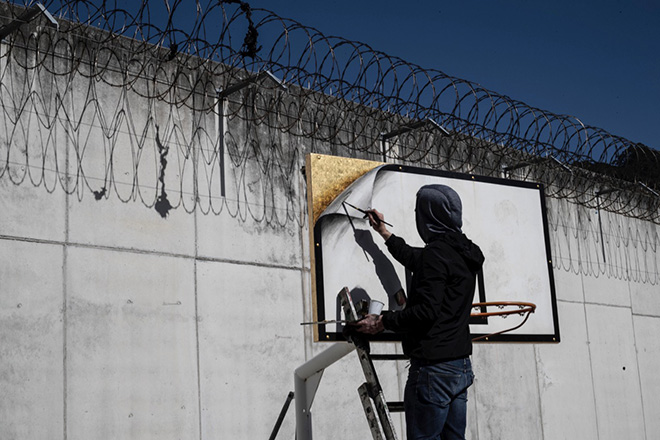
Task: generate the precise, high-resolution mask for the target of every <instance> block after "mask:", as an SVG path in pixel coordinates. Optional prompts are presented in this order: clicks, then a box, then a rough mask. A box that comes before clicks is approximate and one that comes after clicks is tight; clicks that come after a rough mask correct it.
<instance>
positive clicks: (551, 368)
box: [536, 301, 598, 440]
mask: <svg viewBox="0 0 660 440" xmlns="http://www.w3.org/2000/svg"><path fill="white" fill-rule="evenodd" d="M558 308H559V316H560V317H561V330H562V341H561V343H560V344H551V345H540V344H539V345H537V346H536V363H537V369H538V382H539V394H540V396H539V397H540V402H541V420H542V423H543V437H542V438H543V439H544V440H560V439H567V438H582V439H595V438H598V430H597V426H596V408H595V400H594V387H593V378H592V376H593V375H592V372H591V367H590V365H591V361H590V354H589V343H588V341H589V339H588V337H587V324H586V320H585V308H584V305H583V304H581V303H572V302H562V301H560V302H559V303H558ZM569 364H570V366H571V367H570V368H571V374H568V371H567V366H568V365H569Z"/></svg>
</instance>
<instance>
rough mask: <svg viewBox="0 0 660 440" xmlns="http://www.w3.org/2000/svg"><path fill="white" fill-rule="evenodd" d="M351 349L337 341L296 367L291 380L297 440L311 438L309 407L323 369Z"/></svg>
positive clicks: (353, 347) (352, 346)
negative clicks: (292, 382)
mask: <svg viewBox="0 0 660 440" xmlns="http://www.w3.org/2000/svg"><path fill="white" fill-rule="evenodd" d="M353 350H355V345H353V344H349V343H347V342H337V343H335V344H333V345H331V346H330V347H329V348H327V349H326V350H324V351H322V352H321V353H319V354H317V355H316V356H314V357H313V358H312V359H310V360H308V361H307V362H305V363H304V364H302V365H301V366H299V367H298V368H296V371H295V372H294V373H293V381H294V393H295V400H296V439H297V440H312V412H311V407H312V402H313V401H314V395H315V394H316V390H317V388H318V386H319V382H320V381H321V376H322V375H323V371H324V370H325V369H326V368H327V367H329V366H330V365H332V364H334V363H335V362H337V361H338V360H339V359H341V358H343V357H344V356H346V355H347V354H349V353H350V352H352V351H353Z"/></svg>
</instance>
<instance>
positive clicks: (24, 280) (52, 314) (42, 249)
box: [0, 240, 64, 439]
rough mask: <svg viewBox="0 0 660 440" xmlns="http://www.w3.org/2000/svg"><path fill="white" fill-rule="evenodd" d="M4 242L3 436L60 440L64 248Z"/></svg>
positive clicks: (0, 278)
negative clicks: (55, 439)
mask: <svg viewBox="0 0 660 440" xmlns="http://www.w3.org/2000/svg"><path fill="white" fill-rule="evenodd" d="M0 243H1V245H0V395H1V397H0V421H1V422H0V438H3V439H40V438H61V437H62V433H63V432H64V417H63V416H64V410H63V405H64V399H63V377H64V375H63V372H62V371H63V356H64V349H63V328H64V325H63V323H62V305H63V283H62V260H63V252H62V247H61V246H57V245H43V244H34V243H25V242H18V241H7V240H3V241H1V242H0Z"/></svg>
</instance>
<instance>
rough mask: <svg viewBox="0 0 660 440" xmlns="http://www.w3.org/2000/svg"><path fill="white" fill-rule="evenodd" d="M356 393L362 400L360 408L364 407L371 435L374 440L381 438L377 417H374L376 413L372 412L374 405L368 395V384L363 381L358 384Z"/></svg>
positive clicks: (381, 439) (380, 439)
mask: <svg viewBox="0 0 660 440" xmlns="http://www.w3.org/2000/svg"><path fill="white" fill-rule="evenodd" d="M358 393H359V394H360V400H361V401H362V408H364V415H366V416H367V422H368V423H369V429H370V430H371V435H372V436H373V438H374V440H383V436H382V434H381V432H380V425H379V424H378V419H377V418H376V413H375V412H374V407H373V405H372V404H371V398H370V397H369V386H368V384H366V383H363V384H362V385H360V387H359V388H358Z"/></svg>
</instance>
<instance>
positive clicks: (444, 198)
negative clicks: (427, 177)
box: [415, 185, 463, 243]
mask: <svg viewBox="0 0 660 440" xmlns="http://www.w3.org/2000/svg"><path fill="white" fill-rule="evenodd" d="M462 214H463V205H462V204H461V198H460V197H459V196H458V194H457V193H456V191H454V190H453V189H451V188H450V187H448V186H446V185H425V186H423V187H421V188H420V189H419V191H417V203H416V205H415V221H416V223H417V232H418V233H419V236H420V237H421V238H422V240H424V243H429V242H430V241H431V240H432V239H433V238H434V237H435V236H436V235H438V234H445V233H447V232H459V233H460V232H461V227H462V226H463V219H462Z"/></svg>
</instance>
